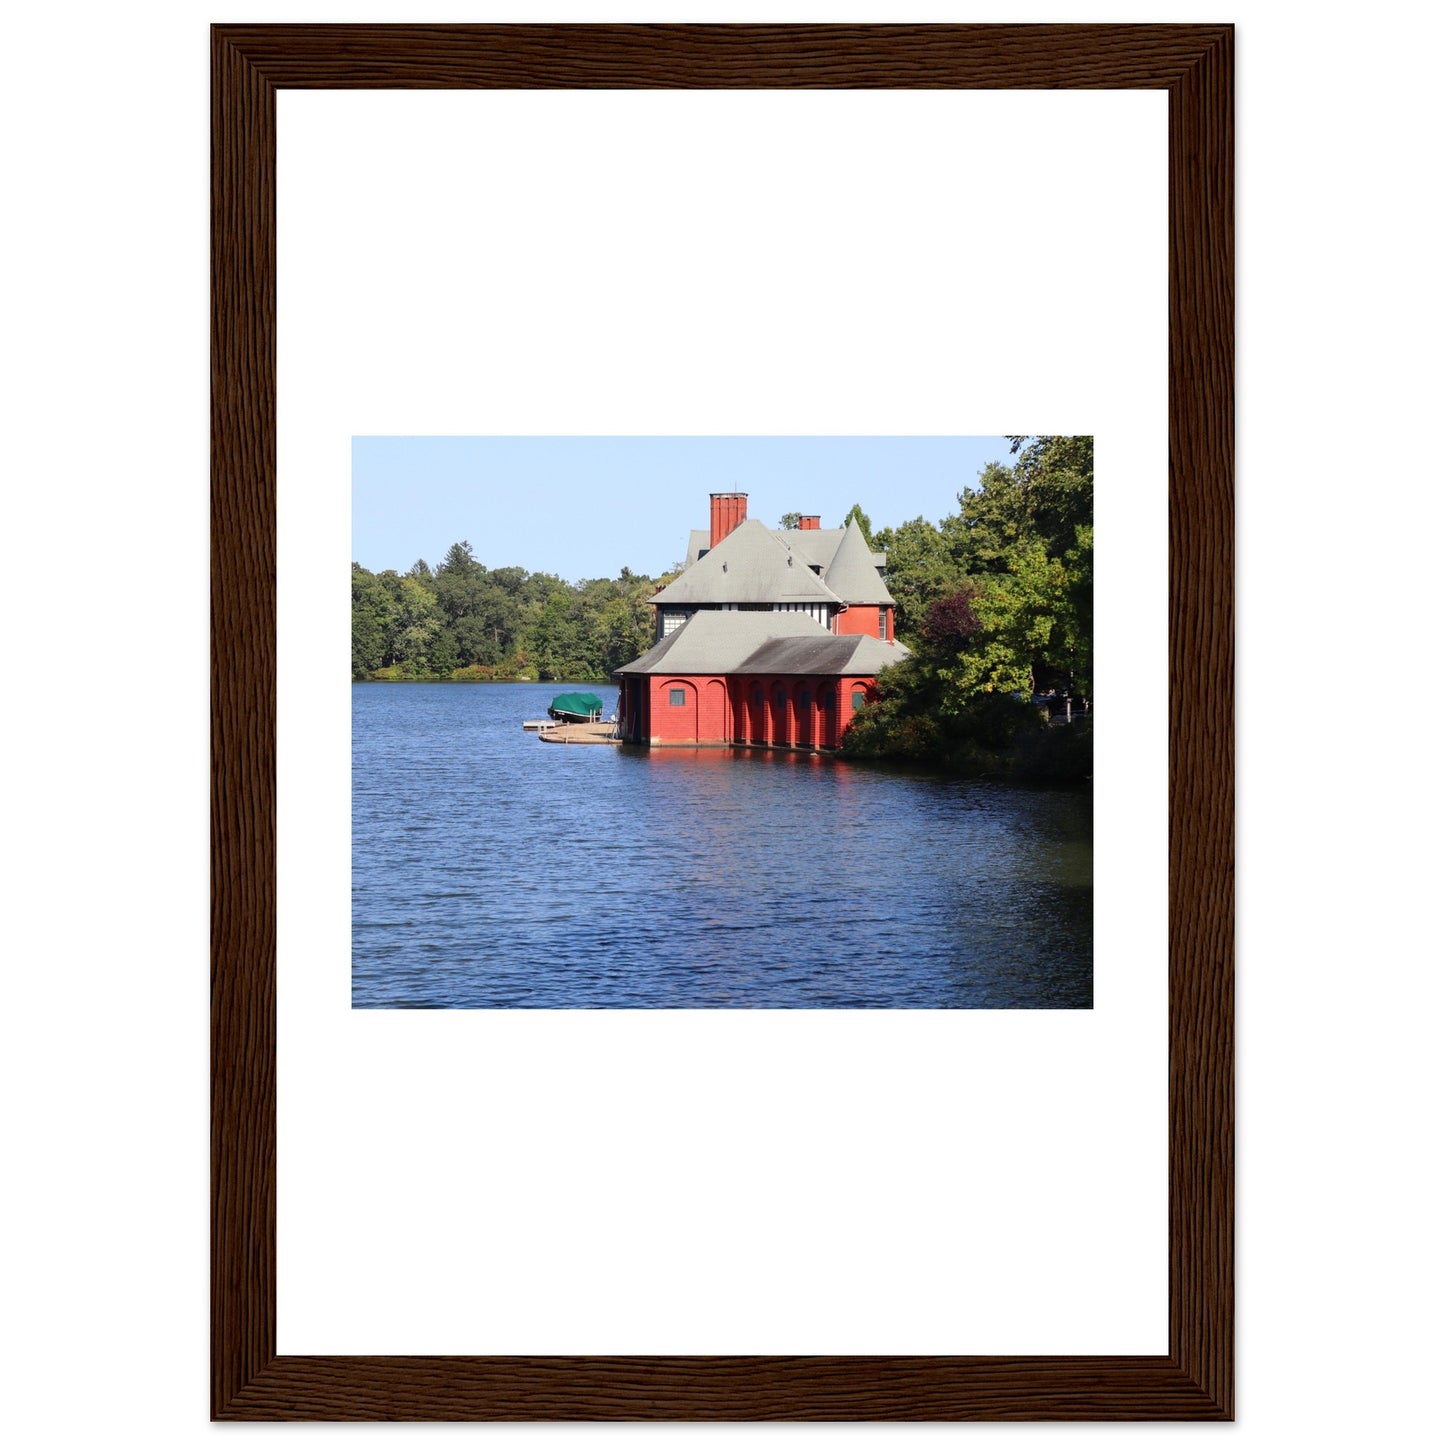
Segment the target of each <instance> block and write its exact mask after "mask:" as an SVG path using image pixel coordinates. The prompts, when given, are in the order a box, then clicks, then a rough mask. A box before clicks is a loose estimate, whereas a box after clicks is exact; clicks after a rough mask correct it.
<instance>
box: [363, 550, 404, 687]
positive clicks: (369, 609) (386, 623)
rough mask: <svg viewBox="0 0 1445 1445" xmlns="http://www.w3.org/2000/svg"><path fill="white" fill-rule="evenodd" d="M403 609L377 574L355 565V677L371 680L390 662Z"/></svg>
mask: <svg viewBox="0 0 1445 1445" xmlns="http://www.w3.org/2000/svg"><path fill="white" fill-rule="evenodd" d="M399 616H400V612H399V609H398V607H397V605H396V602H395V601H394V599H393V598H392V596H391V594H390V593H389V592H388V591H387V589H386V588H385V586H384V585H383V584H382V583H381V581H380V580H379V579H378V578H377V577H376V576H375V574H373V573H371V572H368V571H367V570H366V568H365V567H363V566H361V565H360V563H357V562H353V563H352V564H351V675H352V677H354V678H367V677H370V676H371V674H372V673H374V672H375V671H376V670H377V668H379V667H384V666H385V665H386V663H387V662H388V660H389V659H388V657H387V652H388V649H389V647H390V644H391V637H392V634H393V632H394V631H395V629H396V624H397V619H398V617H399Z"/></svg>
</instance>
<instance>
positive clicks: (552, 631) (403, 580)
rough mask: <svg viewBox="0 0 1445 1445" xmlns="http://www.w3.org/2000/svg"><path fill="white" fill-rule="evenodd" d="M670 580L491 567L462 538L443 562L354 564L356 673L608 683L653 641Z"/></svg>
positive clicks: (363, 676)
mask: <svg viewBox="0 0 1445 1445" xmlns="http://www.w3.org/2000/svg"><path fill="white" fill-rule="evenodd" d="M665 580H667V579H666V578H652V577H640V576H638V575H637V574H636V573H634V572H631V571H629V570H628V569H627V568H626V567H624V568H623V569H622V574H621V576H619V577H617V578H614V579H598V580H596V581H590V582H579V583H577V584H576V585H572V584H570V583H567V582H564V581H562V579H561V578H560V577H556V576H553V575H552V574H551V573H548V572H528V571H526V570H524V569H523V568H521V567H496V568H492V569H490V570H489V569H488V568H486V567H484V566H483V565H482V564H481V563H480V562H478V561H477V559H476V558H475V557H474V556H473V555H472V548H471V545H470V544H469V543H467V542H456V543H453V545H452V546H451V547H450V548H448V550H447V554H446V556H445V557H444V558H443V559H442V560H441V562H440V563H439V564H438V565H437V567H436V568H435V570H433V569H432V568H431V567H429V566H428V565H427V563H426V562H425V561H418V562H416V563H414V564H413V565H412V567H411V569H410V570H409V571H407V572H400V573H398V572H394V571H390V570H388V571H385V572H379V573H378V572H369V571H367V569H366V568H365V567H362V566H360V565H359V564H358V563H355V562H353V563H352V564H351V675H352V677H353V678H355V679H356V680H358V681H365V680H372V679H374V680H377V681H393V682H394V681H442V680H448V681H456V682H488V681H494V680H497V681H499V680H507V681H512V680H515V679H526V680H532V681H538V680H539V681H544V682H545V681H549V680H552V679H563V678H565V679H567V680H568V681H572V682H605V681H608V680H609V679H610V677H611V674H612V672H613V670H614V669H615V668H618V667H621V666H622V665H623V664H624V663H627V662H631V661H632V659H633V658H635V657H637V656H639V655H640V654H641V653H643V652H646V651H647V649H648V648H649V647H651V646H652V627H653V620H652V607H651V606H650V605H649V604H650V599H651V598H652V596H653V594H654V593H655V592H656V591H657V588H658V586H659V585H660V583H662V582H663V581H665Z"/></svg>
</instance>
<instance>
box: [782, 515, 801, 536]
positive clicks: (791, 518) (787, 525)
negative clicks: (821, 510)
mask: <svg viewBox="0 0 1445 1445" xmlns="http://www.w3.org/2000/svg"><path fill="white" fill-rule="evenodd" d="M802 525H803V514H802V513H801V512H784V513H783V515H782V516H781V517H779V518H778V526H780V527H781V528H782V529H783V530H784V531H785V532H796V531H797V530H798V528H799V527H801V526H802Z"/></svg>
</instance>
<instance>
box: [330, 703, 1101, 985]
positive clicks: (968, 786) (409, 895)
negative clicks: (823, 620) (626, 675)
mask: <svg viewBox="0 0 1445 1445" xmlns="http://www.w3.org/2000/svg"><path fill="white" fill-rule="evenodd" d="M567 690H568V686H567V684H564V683H543V684H525V683H518V684H471V685H461V684H452V685H448V684H430V685H428V684H425V683H418V684H407V683H372V684H365V683H362V684H356V685H354V686H353V688H352V1003H353V1006H354V1007H357V1008H930V1009H932V1008H1088V1007H1090V1006H1091V1004H1092V998H1093V853H1092V835H1093V819H1092V799H1091V798H1090V797H1089V796H1088V795H1087V794H1083V793H1076V792H1060V791H1042V790H1033V789H1024V788H1018V787H1008V786H1003V785H1000V784H995V783H979V782H957V781H952V780H946V779H940V778H936V777H932V776H923V775H915V774H910V773H907V772H898V771H895V770H892V769H882V768H874V767H868V766H859V765H855V764H849V763H844V762H840V761H838V760H836V759H833V758H825V757H817V756H809V755H806V754H797V753H781V752H763V751H753V750H746V749H730V748H728V749H716V748H707V749H703V748H700V749H695V750H694V749H662V750H657V751H648V750H643V749H633V748H619V747H615V746H559V745H557V744H549V743H543V742H541V741H539V740H538V739H537V737H536V736H535V735H534V734H531V733H527V732H524V731H523V729H522V720H523V719H524V718H535V717H543V716H545V713H546V707H547V704H548V702H549V701H550V700H551V698H552V697H553V696H554V695H556V694H557V693H559V692H564V691H567ZM591 690H592V691H595V692H597V693H598V694H599V695H600V696H601V697H603V698H604V699H605V700H606V702H607V704H608V708H609V710H611V708H612V707H613V706H615V699H616V689H615V688H611V687H596V686H595V685H594V686H592V688H591Z"/></svg>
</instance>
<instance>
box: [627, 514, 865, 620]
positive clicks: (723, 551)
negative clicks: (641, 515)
mask: <svg viewBox="0 0 1445 1445" xmlns="http://www.w3.org/2000/svg"><path fill="white" fill-rule="evenodd" d="M839 600H840V599H839V597H838V596H837V594H836V593H834V592H832V591H830V590H829V589H828V588H827V587H825V586H824V585H823V583H822V582H821V581H820V580H819V579H818V578H817V576H815V575H814V573H813V572H812V571H811V570H810V569H809V567H808V565H807V562H806V561H805V560H800V559H799V558H795V557H794V556H793V554H792V553H791V552H790V551H789V550H788V548H787V547H786V546H784V545H783V543H782V542H780V541H778V539H777V537H776V536H774V534H773V533H772V532H770V531H769V530H768V529H767V528H766V527H765V526H763V524H762V523H761V522H759V521H756V520H749V521H746V522H742V523H740V524H739V525H738V526H737V527H735V528H734V529H733V530H732V531H731V532H729V533H728V535H727V536H726V537H724V538H723V539H722V541H721V542H719V543H718V544H717V546H716V547H714V548H713V549H712V551H710V552H709V553H708V554H707V555H706V556H705V557H700V558H699V559H698V560H697V561H696V562H694V563H693V564H692V566H691V567H689V568H688V569H687V571H685V572H684V573H683V574H682V576H681V577H679V578H677V579H676V581H674V582H670V583H668V585H667V586H666V587H664V588H663V589H662V591H661V592H659V593H657V595H656V596H655V597H653V598H652V601H653V604H654V605H655V606H659V607H669V606H671V607H677V606H682V607H692V606H696V605H697V604H698V603H705V602H833V603H836V602H838V601H839Z"/></svg>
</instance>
